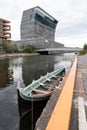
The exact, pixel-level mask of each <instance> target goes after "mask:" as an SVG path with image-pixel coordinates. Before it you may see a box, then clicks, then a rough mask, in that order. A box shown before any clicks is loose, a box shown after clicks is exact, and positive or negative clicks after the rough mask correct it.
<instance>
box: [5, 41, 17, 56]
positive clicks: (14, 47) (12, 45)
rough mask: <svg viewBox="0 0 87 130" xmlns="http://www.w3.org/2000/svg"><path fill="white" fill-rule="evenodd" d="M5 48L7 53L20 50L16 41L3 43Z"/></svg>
mask: <svg viewBox="0 0 87 130" xmlns="http://www.w3.org/2000/svg"><path fill="white" fill-rule="evenodd" d="M3 48H4V50H5V52H7V53H13V52H18V48H17V45H16V44H15V43H12V42H11V43H9V44H7V43H3Z"/></svg>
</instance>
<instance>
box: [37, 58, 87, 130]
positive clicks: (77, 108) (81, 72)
mask: <svg viewBox="0 0 87 130" xmlns="http://www.w3.org/2000/svg"><path fill="white" fill-rule="evenodd" d="M86 59H87V55H84V56H78V61H77V71H76V79H75V84H74V93H73V101H72V110H71V117H70V124H69V129H67V130H86V129H87V60H86ZM68 74H69V73H68ZM68 74H67V75H66V76H65V78H64V80H63V82H62V84H61V85H60V87H59V88H58V89H56V90H55V91H54V93H53V94H52V96H51V98H50V100H49V101H48V103H47V105H46V107H45V108H44V109H43V112H42V114H41V116H40V117H39V119H38V120H37V122H36V127H35V130H46V127H47V125H48V122H49V120H50V117H51V115H52V112H53V110H54V108H55V105H56V103H57V101H58V99H59V96H60V93H61V91H62V89H63V86H64V84H65V82H66V80H67V77H68ZM53 125H54V124H53ZM55 130H57V128H55Z"/></svg>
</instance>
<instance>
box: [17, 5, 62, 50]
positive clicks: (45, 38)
mask: <svg viewBox="0 0 87 130" xmlns="http://www.w3.org/2000/svg"><path fill="white" fill-rule="evenodd" d="M57 23H58V21H57V20H56V19H55V18H53V17H52V16H51V15H50V14H48V13H47V12H46V11H44V10H43V9H41V8H40V7H39V6H36V7H34V8H31V9H28V10H25V11H24V12H23V15H22V21H21V27H20V31H21V40H20V41H17V44H18V46H21V45H26V44H31V45H34V46H35V47H36V48H51V47H54V48H55V47H63V46H64V45H63V44H61V43H57V42H55V29H56V26H57Z"/></svg>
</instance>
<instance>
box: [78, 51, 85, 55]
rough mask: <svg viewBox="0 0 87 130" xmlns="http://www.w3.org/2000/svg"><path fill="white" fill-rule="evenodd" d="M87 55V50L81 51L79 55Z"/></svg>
mask: <svg viewBox="0 0 87 130" xmlns="http://www.w3.org/2000/svg"><path fill="white" fill-rule="evenodd" d="M86 53H87V50H81V51H80V52H79V55H85V54H86Z"/></svg>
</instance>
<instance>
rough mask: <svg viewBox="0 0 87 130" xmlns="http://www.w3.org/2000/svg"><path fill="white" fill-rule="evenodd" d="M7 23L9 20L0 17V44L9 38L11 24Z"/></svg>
mask: <svg viewBox="0 0 87 130" xmlns="http://www.w3.org/2000/svg"><path fill="white" fill-rule="evenodd" d="M9 24H10V21H8V20H5V19H2V18H0V45H1V44H2V43H3V42H4V41H6V40H7V39H9V38H11V33H10V30H11V26H10V25H9Z"/></svg>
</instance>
